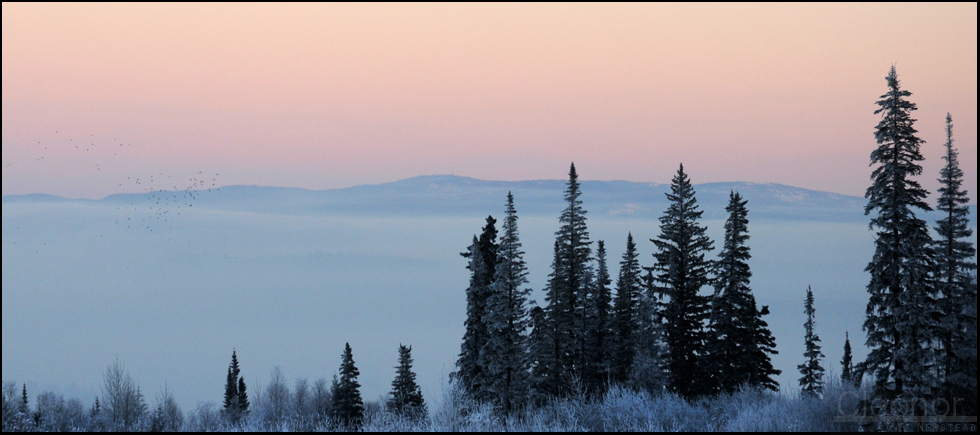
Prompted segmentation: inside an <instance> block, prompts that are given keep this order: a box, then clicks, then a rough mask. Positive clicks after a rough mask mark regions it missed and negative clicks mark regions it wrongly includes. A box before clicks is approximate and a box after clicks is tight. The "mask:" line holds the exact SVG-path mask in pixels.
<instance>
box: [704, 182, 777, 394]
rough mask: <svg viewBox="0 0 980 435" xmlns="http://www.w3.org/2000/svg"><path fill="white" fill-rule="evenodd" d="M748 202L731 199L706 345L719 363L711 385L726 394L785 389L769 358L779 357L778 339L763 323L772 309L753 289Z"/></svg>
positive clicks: (715, 364) (711, 358)
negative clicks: (759, 300)
mask: <svg viewBox="0 0 980 435" xmlns="http://www.w3.org/2000/svg"><path fill="white" fill-rule="evenodd" d="M747 204H748V201H746V200H744V199H743V198H742V196H741V195H740V194H738V193H736V192H731V194H730V195H729V203H728V207H727V208H726V211H728V214H729V215H728V220H727V221H726V222H725V244H724V248H723V249H722V251H721V254H720V256H719V259H718V261H716V262H715V267H714V269H715V281H714V287H715V294H714V297H713V298H712V300H711V317H710V326H709V328H708V331H709V334H710V335H709V339H708V342H707V344H706V346H707V352H708V355H709V357H708V360H709V361H711V362H712V363H713V367H712V370H711V371H712V375H713V379H712V382H711V386H712V387H713V388H714V389H716V391H719V392H723V393H734V392H735V391H738V389H740V388H743V387H751V388H766V389H769V390H772V391H778V390H779V384H778V383H777V382H776V381H775V380H773V376H778V375H779V374H780V373H781V372H780V371H779V370H776V369H774V368H773V366H772V361H771V360H770V357H769V355H773V354H776V353H777V352H776V340H775V338H773V336H772V333H771V332H770V331H769V328H768V325H767V324H766V322H765V321H763V320H762V316H763V315H764V313H767V312H768V308H766V307H763V309H762V310H761V311H760V310H759V309H758V307H757V305H756V301H755V296H753V295H752V289H751V287H750V286H749V285H750V280H751V278H752V271H751V269H750V268H749V263H748V261H749V260H750V259H751V258H752V254H751V252H750V249H749V247H748V245H747V242H748V240H749V234H748V233H749V230H748V224H749V220H748V209H747V208H746V205H747Z"/></svg>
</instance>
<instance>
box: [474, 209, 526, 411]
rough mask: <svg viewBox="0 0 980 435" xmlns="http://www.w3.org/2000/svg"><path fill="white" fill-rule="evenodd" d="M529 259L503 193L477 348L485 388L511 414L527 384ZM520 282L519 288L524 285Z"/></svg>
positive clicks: (522, 398) (520, 403) (514, 214)
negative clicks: (482, 340)
mask: <svg viewBox="0 0 980 435" xmlns="http://www.w3.org/2000/svg"><path fill="white" fill-rule="evenodd" d="M527 283H528V280H527V265H526V264H525V262H524V251H522V250H521V240H520V231H519V230H518V228H517V209H516V208H515V207H514V195H513V194H512V193H510V192H508V193H507V205H506V218H505V219H504V225H503V237H502V238H501V239H500V245H499V247H498V249H497V261H496V270H495V274H494V279H493V284H491V285H490V289H489V297H488V298H487V305H486V307H487V308H486V313H485V315H484V318H483V323H484V324H485V325H486V327H487V342H486V344H485V345H484V347H483V349H482V353H481V366H483V369H484V370H486V379H487V382H488V390H489V392H491V394H492V396H491V397H492V400H493V402H494V404H495V405H496V406H497V407H498V409H500V410H502V411H503V412H505V413H507V414H509V413H511V412H512V411H513V410H514V409H516V408H517V407H520V406H523V405H524V403H525V402H526V400H527V394H528V391H529V390H530V385H529V379H528V376H529V374H530V373H529V361H528V337H527V329H528V328H529V327H530V326H531V325H530V318H529V317H528V296H529V295H530V293H531V289H530V288H526V287H524V285H526V284H527ZM522 287H523V288H522Z"/></svg>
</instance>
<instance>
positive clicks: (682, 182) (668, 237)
mask: <svg viewBox="0 0 980 435" xmlns="http://www.w3.org/2000/svg"><path fill="white" fill-rule="evenodd" d="M670 190H671V191H670V193H668V194H667V199H668V201H670V206H669V207H668V208H667V211H666V212H665V213H664V216H663V217H661V218H660V235H659V236H658V237H657V238H656V239H651V240H650V241H651V242H653V243H654V245H655V246H656V249H657V252H656V253H654V258H655V259H656V265H655V266H654V267H655V268H656V270H657V276H656V279H657V281H658V282H659V283H660V284H661V287H660V288H661V291H662V292H664V296H665V297H666V299H667V302H666V305H665V306H664V310H663V316H664V321H665V327H664V332H665V333H666V334H665V335H666V337H665V338H666V343H667V347H668V351H667V352H668V367H669V371H670V385H669V388H670V390H671V391H673V392H675V393H677V394H680V395H681V396H683V397H685V398H688V399H693V398H696V397H698V396H702V395H704V394H708V393H710V388H709V385H710V379H708V378H709V376H710V373H709V370H708V368H707V367H706V365H707V361H705V360H704V358H703V357H704V356H705V349H704V344H705V338H706V337H705V330H704V326H705V325H704V323H705V321H706V320H707V318H708V298H707V297H705V296H702V295H701V294H700V292H701V289H702V288H703V287H705V286H707V285H708V284H709V283H710V279H709V276H708V273H709V270H710V265H711V263H710V262H709V261H708V260H707V259H705V254H706V253H708V252H709V251H711V250H712V249H714V247H713V244H712V242H711V239H709V238H708V236H707V234H706V231H707V228H705V227H704V226H701V225H700V224H699V223H698V221H699V220H700V219H701V215H702V213H703V212H702V211H700V210H698V205H697V199H696V198H695V191H694V187H693V186H692V185H691V181H690V179H688V176H687V174H686V173H684V165H681V166H680V169H678V171H677V175H675V176H674V178H673V180H672V182H671V186H670Z"/></svg>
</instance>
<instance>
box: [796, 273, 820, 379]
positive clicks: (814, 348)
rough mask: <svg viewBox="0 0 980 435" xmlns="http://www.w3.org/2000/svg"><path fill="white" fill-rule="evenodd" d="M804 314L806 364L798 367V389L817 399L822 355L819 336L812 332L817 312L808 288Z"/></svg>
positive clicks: (810, 290) (811, 291)
mask: <svg viewBox="0 0 980 435" xmlns="http://www.w3.org/2000/svg"><path fill="white" fill-rule="evenodd" d="M805 302H806V303H805V308H804V311H803V312H804V313H806V323H805V324H804V325H803V328H804V330H805V334H806V336H805V338H804V339H805V340H806V351H805V352H804V353H803V357H804V358H806V362H804V363H803V364H801V365H800V366H799V367H797V368H799V370H800V374H802V375H803V377H802V378H800V388H801V389H802V390H803V394H804V395H807V396H811V397H818V396H820V395H821V394H823V386H824V381H823V375H824V369H823V366H821V365H820V360H821V359H823V357H824V354H823V352H821V350H820V344H819V343H820V336H818V335H817V334H816V332H815V331H814V330H815V328H816V327H817V321H816V318H815V317H816V313H817V310H816V308H815V307H814V305H813V303H814V300H813V288H810V287H808V288H807V289H806V301H805Z"/></svg>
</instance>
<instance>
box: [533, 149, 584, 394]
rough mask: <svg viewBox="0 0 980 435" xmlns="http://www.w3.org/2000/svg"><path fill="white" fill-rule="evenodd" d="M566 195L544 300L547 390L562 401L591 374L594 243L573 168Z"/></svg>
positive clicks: (572, 168) (573, 167)
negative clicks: (548, 351) (548, 371)
mask: <svg viewBox="0 0 980 435" xmlns="http://www.w3.org/2000/svg"><path fill="white" fill-rule="evenodd" d="M564 196H565V201H566V202H567V203H568V206H567V207H566V208H565V210H564V211H563V212H562V214H561V217H560V218H559V222H560V223H561V227H560V228H559V230H558V232H557V233H556V234H555V235H556V240H555V262H554V264H553V265H552V268H553V271H552V274H551V278H550V279H549V283H548V289H547V292H546V293H547V294H546V296H545V300H546V301H547V303H548V306H547V308H546V309H545V315H546V323H548V325H547V328H548V329H550V330H551V339H552V341H553V346H552V349H551V355H549V356H548V357H547V360H548V362H549V363H550V364H552V365H553V366H552V367H553V368H552V372H553V373H552V376H549V378H548V379H546V382H547V384H548V385H547V386H544V390H546V391H550V392H551V394H553V395H555V396H559V397H562V396H565V395H567V394H568V393H570V392H571V387H572V386H573V384H574V380H575V379H580V380H582V379H587V378H588V377H589V375H590V373H587V368H588V367H589V366H590V365H589V364H588V363H587V361H586V359H587V355H586V352H585V349H586V348H587V344H588V338H589V330H588V328H589V325H590V324H591V323H592V322H591V321H590V319H589V317H588V306H589V301H588V295H589V290H590V286H589V284H590V283H589V277H590V275H591V274H592V272H591V270H590V265H589V262H590V260H591V257H592V248H591V244H592V242H591V241H590V240H589V232H588V228H587V226H586V218H585V215H586V211H585V210H584V209H583V208H582V200H581V196H582V190H581V184H580V183H579V182H578V172H576V170H575V164H574V163H573V164H572V165H571V168H570V169H569V172H568V184H567V186H566V189H565V195H564Z"/></svg>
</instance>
